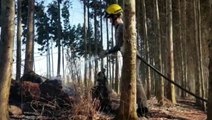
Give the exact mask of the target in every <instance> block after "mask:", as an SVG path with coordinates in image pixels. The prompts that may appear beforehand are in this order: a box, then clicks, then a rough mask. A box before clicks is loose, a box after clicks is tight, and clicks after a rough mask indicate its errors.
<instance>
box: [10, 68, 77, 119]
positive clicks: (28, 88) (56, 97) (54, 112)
mask: <svg viewBox="0 0 212 120" xmlns="http://www.w3.org/2000/svg"><path fill="white" fill-rule="evenodd" d="M21 81H22V82H20V81H15V80H13V81H12V85H11V90H10V100H9V104H10V108H11V109H9V112H10V114H11V117H12V118H18V119H20V117H21V118H23V119H27V117H29V116H31V117H34V118H36V119H37V118H39V119H40V118H43V117H47V118H57V117H60V116H62V114H61V113H62V112H64V111H68V110H71V109H72V106H73V104H74V103H75V101H74V99H73V98H75V96H70V93H69V94H68V93H66V92H65V91H64V90H63V86H62V83H61V81H60V80H49V79H46V78H45V79H44V78H42V77H41V76H39V75H37V74H35V73H34V72H30V73H28V74H25V75H23V77H22V78H21ZM71 90H72V91H71ZM70 91H71V92H73V93H72V94H71V95H77V94H74V93H75V91H73V89H70V90H69V92H70ZM12 106H13V107H12ZM14 106H15V107H14ZM17 109H18V110H19V112H14V111H17ZM20 111H21V112H20ZM43 119H44V118H43Z"/></svg>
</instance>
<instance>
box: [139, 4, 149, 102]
mask: <svg viewBox="0 0 212 120" xmlns="http://www.w3.org/2000/svg"><path fill="white" fill-rule="evenodd" d="M141 3H142V11H143V25H144V26H143V29H144V30H143V31H144V41H146V59H147V62H148V63H150V56H149V54H150V53H149V48H150V47H149V41H148V35H147V18H146V4H145V0H142V2H141ZM150 96H151V72H150V67H148V68H147V98H148V99H149V98H150Z"/></svg>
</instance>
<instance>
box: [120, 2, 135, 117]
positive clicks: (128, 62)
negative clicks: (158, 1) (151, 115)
mask: <svg viewBox="0 0 212 120" xmlns="http://www.w3.org/2000/svg"><path fill="white" fill-rule="evenodd" d="M124 13H125V14H126V15H127V16H125V20H124V21H125V29H124V41H125V42H124V46H125V52H124V53H123V68H122V82H121V99H120V108H119V114H118V116H117V119H118V120H137V119H138V118H137V114H136V55H137V54H136V53H137V47H136V19H135V0H126V1H125V10H124Z"/></svg>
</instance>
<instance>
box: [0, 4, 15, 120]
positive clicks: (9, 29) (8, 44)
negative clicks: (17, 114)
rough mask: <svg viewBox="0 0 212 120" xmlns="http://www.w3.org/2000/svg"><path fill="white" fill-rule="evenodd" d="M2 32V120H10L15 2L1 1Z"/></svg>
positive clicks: (0, 102)
mask: <svg viewBox="0 0 212 120" xmlns="http://www.w3.org/2000/svg"><path fill="white" fill-rule="evenodd" d="M1 2H2V4H1V12H2V13H3V14H2V16H1V17H2V19H1V20H2V21H1V23H4V24H2V31H1V40H0V48H1V50H0V55H1V60H0V76H1V77H0V120H9V113H8V107H9V106H8V101H9V92H10V84H11V79H12V78H11V77H12V63H13V45H14V30H15V21H14V16H15V1H14V0H1Z"/></svg>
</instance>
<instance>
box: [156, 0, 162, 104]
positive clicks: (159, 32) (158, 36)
mask: <svg viewBox="0 0 212 120" xmlns="http://www.w3.org/2000/svg"><path fill="white" fill-rule="evenodd" d="M154 5H155V13H156V23H157V24H156V25H157V26H156V28H157V29H156V34H157V38H158V49H159V50H158V66H159V70H160V71H162V65H163V64H162V45H161V44H162V40H161V28H160V15H159V13H160V12H159V7H158V0H155V2H154ZM157 83H158V86H156V87H157V88H158V89H156V91H157V93H156V95H157V99H158V101H159V103H160V104H161V105H163V104H164V80H163V78H162V76H160V79H159V81H157Z"/></svg>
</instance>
